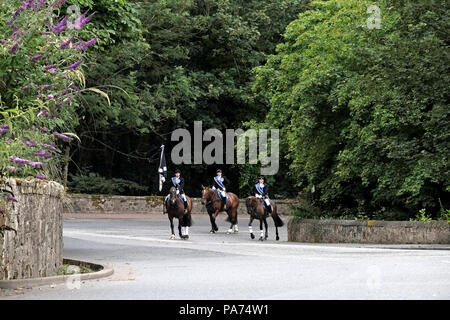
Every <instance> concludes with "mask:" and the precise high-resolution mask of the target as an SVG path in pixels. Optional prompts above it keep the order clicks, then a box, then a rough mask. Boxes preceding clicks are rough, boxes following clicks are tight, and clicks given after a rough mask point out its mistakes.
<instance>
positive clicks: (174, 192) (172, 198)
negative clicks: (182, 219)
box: [169, 187, 177, 206]
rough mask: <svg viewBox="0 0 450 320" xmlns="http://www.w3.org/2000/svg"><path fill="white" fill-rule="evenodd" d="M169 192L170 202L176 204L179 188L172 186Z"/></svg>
mask: <svg viewBox="0 0 450 320" xmlns="http://www.w3.org/2000/svg"><path fill="white" fill-rule="evenodd" d="M169 194H170V198H169V204H170V205H172V206H174V205H175V203H176V202H177V188H175V187H171V188H170V191H169Z"/></svg>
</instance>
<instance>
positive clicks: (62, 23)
mask: <svg viewBox="0 0 450 320" xmlns="http://www.w3.org/2000/svg"><path fill="white" fill-rule="evenodd" d="M66 29H67V17H64V18H62V19H61V20H60V21H59V22H58V23H57V24H56V25H55V26H50V30H52V32H53V33H54V34H60V33H61V32H63V31H64V30H66Z"/></svg>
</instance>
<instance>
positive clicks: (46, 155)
mask: <svg viewBox="0 0 450 320" xmlns="http://www.w3.org/2000/svg"><path fill="white" fill-rule="evenodd" d="M35 155H36V156H38V157H43V158H45V159H50V158H51V157H52V155H51V154H48V153H46V152H44V151H39V152H36V153H35Z"/></svg>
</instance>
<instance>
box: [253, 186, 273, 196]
mask: <svg viewBox="0 0 450 320" xmlns="http://www.w3.org/2000/svg"><path fill="white" fill-rule="evenodd" d="M257 185H259V183H258V184H255V187H254V190H255V194H260V195H262V196H263V197H268V196H269V185H268V184H267V183H264V185H263V188H262V190H261V191H262V193H261V192H260V191H259V190H258V188H257V187H256V186H257ZM258 187H259V186H258Z"/></svg>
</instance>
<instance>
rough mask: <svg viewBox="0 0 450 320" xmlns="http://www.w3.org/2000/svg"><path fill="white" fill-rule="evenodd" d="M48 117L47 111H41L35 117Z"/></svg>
mask: <svg viewBox="0 0 450 320" xmlns="http://www.w3.org/2000/svg"><path fill="white" fill-rule="evenodd" d="M47 115H48V110H47V109H42V110H41V111H40V112H39V113H38V114H37V117H40V116H47Z"/></svg>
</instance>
